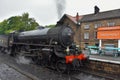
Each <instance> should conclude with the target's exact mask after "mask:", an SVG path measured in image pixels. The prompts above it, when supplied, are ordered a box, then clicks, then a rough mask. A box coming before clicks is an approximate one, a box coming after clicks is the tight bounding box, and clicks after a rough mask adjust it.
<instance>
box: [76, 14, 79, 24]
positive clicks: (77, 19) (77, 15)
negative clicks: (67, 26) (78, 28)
mask: <svg viewBox="0 0 120 80" xmlns="http://www.w3.org/2000/svg"><path fill="white" fill-rule="evenodd" d="M76 21H77V22H78V21H79V14H78V12H77V14H76Z"/></svg>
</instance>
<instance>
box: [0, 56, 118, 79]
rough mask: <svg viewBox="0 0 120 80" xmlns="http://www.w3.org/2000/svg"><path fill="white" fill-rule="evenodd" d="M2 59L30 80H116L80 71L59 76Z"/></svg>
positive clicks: (40, 67) (32, 66)
mask: <svg viewBox="0 0 120 80" xmlns="http://www.w3.org/2000/svg"><path fill="white" fill-rule="evenodd" d="M2 58H3V60H2V61H1V62H5V64H6V65H8V66H9V67H11V68H13V69H14V70H16V71H17V72H19V73H21V74H22V75H24V76H26V77H28V78H29V79H31V80H117V79H115V78H112V77H110V76H104V75H101V74H98V73H94V72H90V71H87V70H82V69H81V70H78V71H73V72H70V74H60V73H58V72H56V71H55V70H54V69H50V68H43V67H42V66H39V65H35V64H29V65H27V66H25V65H23V64H20V65H17V66H16V63H15V64H13V63H14V62H15V61H14V60H13V61H12V59H14V58H11V57H9V56H6V55H3V56H2V57H0V60H1V59H2ZM9 59H10V60H9ZM17 64H18V63H17ZM21 67H22V68H21ZM23 67H24V68H23ZM27 69H28V70H27ZM30 70H31V71H30ZM46 76H47V78H46Z"/></svg>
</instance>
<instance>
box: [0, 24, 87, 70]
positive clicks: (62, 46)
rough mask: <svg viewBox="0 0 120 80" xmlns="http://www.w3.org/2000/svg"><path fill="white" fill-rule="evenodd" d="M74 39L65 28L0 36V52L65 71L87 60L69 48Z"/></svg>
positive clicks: (72, 48) (72, 34)
mask: <svg viewBox="0 0 120 80" xmlns="http://www.w3.org/2000/svg"><path fill="white" fill-rule="evenodd" d="M73 36H74V33H73V31H72V29H71V28H70V27H69V26H66V25H59V26H56V27H54V28H44V27H41V28H39V29H37V30H31V31H24V32H13V33H11V34H9V35H0V49H1V52H6V51H7V52H8V53H9V54H10V55H13V56H15V55H21V56H27V57H31V58H32V59H33V61H35V62H36V63H38V64H42V65H46V66H52V67H54V68H56V69H57V70H58V71H60V72H64V71H66V70H67V69H68V67H69V66H71V67H79V66H81V65H82V64H83V62H84V61H86V59H87V58H86V57H85V56H84V54H82V53H80V52H79V50H78V48H77V47H76V46H75V45H72V44H73ZM69 68H70V67H69Z"/></svg>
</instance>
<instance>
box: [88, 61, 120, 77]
mask: <svg viewBox="0 0 120 80" xmlns="http://www.w3.org/2000/svg"><path fill="white" fill-rule="evenodd" d="M87 69H89V70H91V71H93V72H97V73H102V74H104V75H109V76H110V75H112V76H115V77H120V64H114V63H109V62H101V61H94V60H90V62H89V64H87Z"/></svg>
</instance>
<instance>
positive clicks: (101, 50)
mask: <svg viewBox="0 0 120 80" xmlns="http://www.w3.org/2000/svg"><path fill="white" fill-rule="evenodd" d="M87 48H88V53H89V55H90V54H92V50H95V51H97V53H98V54H99V55H103V54H104V53H105V52H107V51H108V52H109V51H111V52H112V54H113V56H114V57H118V56H119V55H120V48H116V47H97V46H87Z"/></svg>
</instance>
